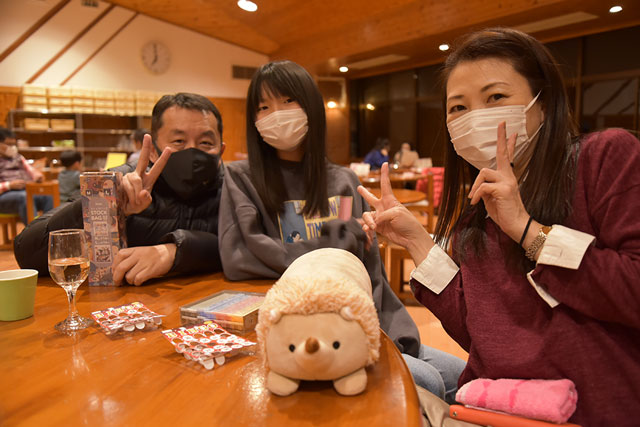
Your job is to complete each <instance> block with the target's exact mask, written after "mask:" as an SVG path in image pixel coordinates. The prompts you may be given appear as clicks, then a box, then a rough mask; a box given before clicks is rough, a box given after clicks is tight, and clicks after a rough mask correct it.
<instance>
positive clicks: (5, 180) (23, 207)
mask: <svg viewBox="0 0 640 427" xmlns="http://www.w3.org/2000/svg"><path fill="white" fill-rule="evenodd" d="M16 142H17V141H16V136H15V134H14V133H13V132H12V131H10V130H9V129H6V128H0V213H9V214H18V215H19V216H20V221H22V223H23V224H25V225H26V224H27V223H28V220H27V193H26V191H25V190H24V188H25V185H26V183H27V182H31V181H35V182H42V181H43V180H44V176H43V175H42V172H40V171H39V170H37V169H36V168H34V167H32V166H31V165H30V164H29V163H28V162H27V160H26V159H25V158H24V157H23V156H22V155H21V154H19V153H18V147H17V145H16ZM33 203H34V210H35V211H36V212H38V211H43V212H46V211H48V210H50V209H52V208H53V198H52V197H51V196H45V195H36V196H33Z"/></svg>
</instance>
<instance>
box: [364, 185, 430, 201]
mask: <svg viewBox="0 0 640 427" xmlns="http://www.w3.org/2000/svg"><path fill="white" fill-rule="evenodd" d="M367 190H369V192H370V193H371V194H373V195H374V196H376V197H377V198H380V196H381V195H382V191H381V190H380V188H369V187H367ZM393 195H394V196H396V199H398V201H399V202H400V203H402V204H405V203H416V202H421V201H422V200H425V199H426V198H427V195H426V194H424V193H423V192H422V191H416V190H407V189H405V188H394V189H393Z"/></svg>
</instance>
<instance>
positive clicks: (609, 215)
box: [411, 129, 640, 427]
mask: <svg viewBox="0 0 640 427" xmlns="http://www.w3.org/2000/svg"><path fill="white" fill-rule="evenodd" d="M563 225H565V226H567V227H570V228H573V229H575V230H580V231H583V232H586V233H589V234H591V235H593V236H595V237H596V242H595V245H594V246H591V247H590V248H589V249H588V250H587V252H586V253H585V255H584V258H583V259H582V263H581V264H580V267H579V268H578V269H577V270H570V269H566V268H560V267H553V266H545V265H538V266H537V267H536V269H535V271H534V274H533V277H534V279H535V281H536V283H539V284H543V285H544V286H545V287H546V288H547V290H548V291H549V293H550V294H551V295H552V296H553V297H554V298H556V299H557V300H558V301H560V304H559V305H558V306H557V307H555V308H551V307H550V306H549V305H547V303H546V302H545V301H544V300H543V299H542V298H540V296H538V294H537V293H536V292H535V290H534V289H533V287H532V286H531V285H530V284H529V282H528V281H527V279H526V277H525V275H524V274H522V273H518V272H512V271H510V270H508V269H506V268H505V267H504V266H505V261H504V258H503V255H502V253H501V250H500V246H499V241H506V240H508V239H509V237H508V236H506V235H505V234H504V233H503V232H502V231H501V230H500V229H499V227H498V226H497V225H496V224H495V223H494V222H493V221H492V220H491V219H487V224H486V232H487V252H486V254H484V255H483V256H480V257H473V256H469V257H467V258H468V259H467V261H465V263H463V264H462V265H461V266H460V271H459V272H458V274H456V276H455V277H454V279H453V280H452V281H451V282H450V283H449V285H448V286H447V287H446V288H445V289H444V290H443V291H442V293H441V294H440V295H436V294H435V293H433V292H431V291H430V290H429V289H427V288H426V287H424V286H422V285H420V283H418V282H417V281H415V280H412V283H411V284H412V288H413V290H414V293H415V294H416V297H417V298H418V300H419V301H421V302H422V304H424V305H425V306H426V307H428V308H429V309H430V310H431V311H432V312H433V313H434V314H435V315H436V316H437V317H438V318H439V319H440V320H441V321H442V324H443V326H444V328H445V329H446V331H447V332H448V333H449V335H451V336H452V337H453V338H454V339H455V340H456V341H457V342H458V343H459V344H460V345H461V346H462V347H463V348H464V349H465V350H467V351H468V352H469V361H468V363H467V367H466V369H465V370H464V371H463V373H462V375H461V376H460V380H459V384H460V385H462V384H465V383H467V382H469V381H471V380H473V379H475V378H480V377H483V378H493V379H497V378H524V379H534V378H538V379H560V378H568V379H570V380H572V381H573V382H574V383H575V384H576V387H577V390H578V407H577V410H576V412H575V414H574V415H573V416H572V417H571V419H570V421H571V422H575V423H579V424H582V425H583V426H616V427H618V426H632V425H633V426H638V425H640V142H639V141H638V140H637V139H636V138H634V137H633V136H631V135H630V134H629V133H627V132H625V131H622V130H619V129H612V130H607V131H604V132H599V133H594V134H590V135H588V136H586V137H584V138H583V140H582V143H581V148H580V157H579V161H578V172H577V180H576V185H575V193H574V195H573V212H572V214H571V215H570V216H569V217H568V218H567V220H566V221H565V222H564V223H563Z"/></svg>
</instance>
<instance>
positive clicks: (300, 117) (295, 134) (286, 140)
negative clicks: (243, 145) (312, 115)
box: [255, 108, 309, 151]
mask: <svg viewBox="0 0 640 427" xmlns="http://www.w3.org/2000/svg"><path fill="white" fill-rule="evenodd" d="M255 125H256V129H258V132H260V136H262V139H264V140H265V141H266V142H267V144H269V145H271V146H272V147H273V148H275V149H277V150H282V151H292V150H295V149H296V148H297V147H298V145H300V143H301V142H302V140H303V139H304V137H305V136H306V135H307V131H308V130H309V125H308V122H307V114H306V113H305V112H304V110H303V109H302V108H296V109H292V110H278V111H274V112H273V113H271V114H269V115H268V116H267V117H264V118H262V119H260V120H258V121H257V122H256V123H255Z"/></svg>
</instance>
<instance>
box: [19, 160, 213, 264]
mask: <svg viewBox="0 0 640 427" xmlns="http://www.w3.org/2000/svg"><path fill="white" fill-rule="evenodd" d="M114 170H117V171H120V172H122V173H123V174H126V173H128V172H131V171H133V170H134V167H133V166H132V165H129V164H126V165H123V166H120V167H118V168H114ZM223 177H224V168H220V176H219V179H218V182H217V183H216V184H215V186H214V187H212V188H211V190H210V191H209V192H208V193H207V194H204V195H202V196H200V197H198V198H195V199H192V200H188V201H184V200H182V199H180V198H179V197H177V196H176V195H175V193H174V192H173V190H171V188H169V186H168V185H167V184H166V182H165V181H164V180H163V178H162V175H160V177H159V178H158V180H157V181H156V183H155V185H154V187H153V190H152V191H151V196H152V198H153V201H152V202H151V205H150V206H149V207H148V208H147V209H145V210H144V211H142V212H140V213H139V214H136V215H130V216H128V217H127V246H128V247H136V246H153V245H158V244H161V243H175V244H176V247H177V250H176V258H175V261H174V263H173V267H172V268H171V271H170V272H173V273H205V272H215V271H221V270H222V263H221V261H220V252H219V250H218V208H219V206H220V191H221V188H222V179H223ZM64 228H83V224H82V201H81V200H77V201H75V202H71V203H67V204H64V205H62V206H60V207H58V208H56V209H54V210H51V211H49V212H47V213H46V214H44V215H42V216H41V217H39V218H37V219H36V220H35V221H33V222H31V224H29V225H28V226H27V227H26V228H25V229H24V230H23V231H22V233H20V234H19V235H18V236H17V237H16V239H15V242H14V253H15V257H16V260H17V261H18V264H19V265H20V267H21V268H34V269H36V270H38V272H39V273H40V274H41V275H48V274H49V268H48V265H47V245H48V239H49V232H50V231H54V230H61V229H64Z"/></svg>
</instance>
